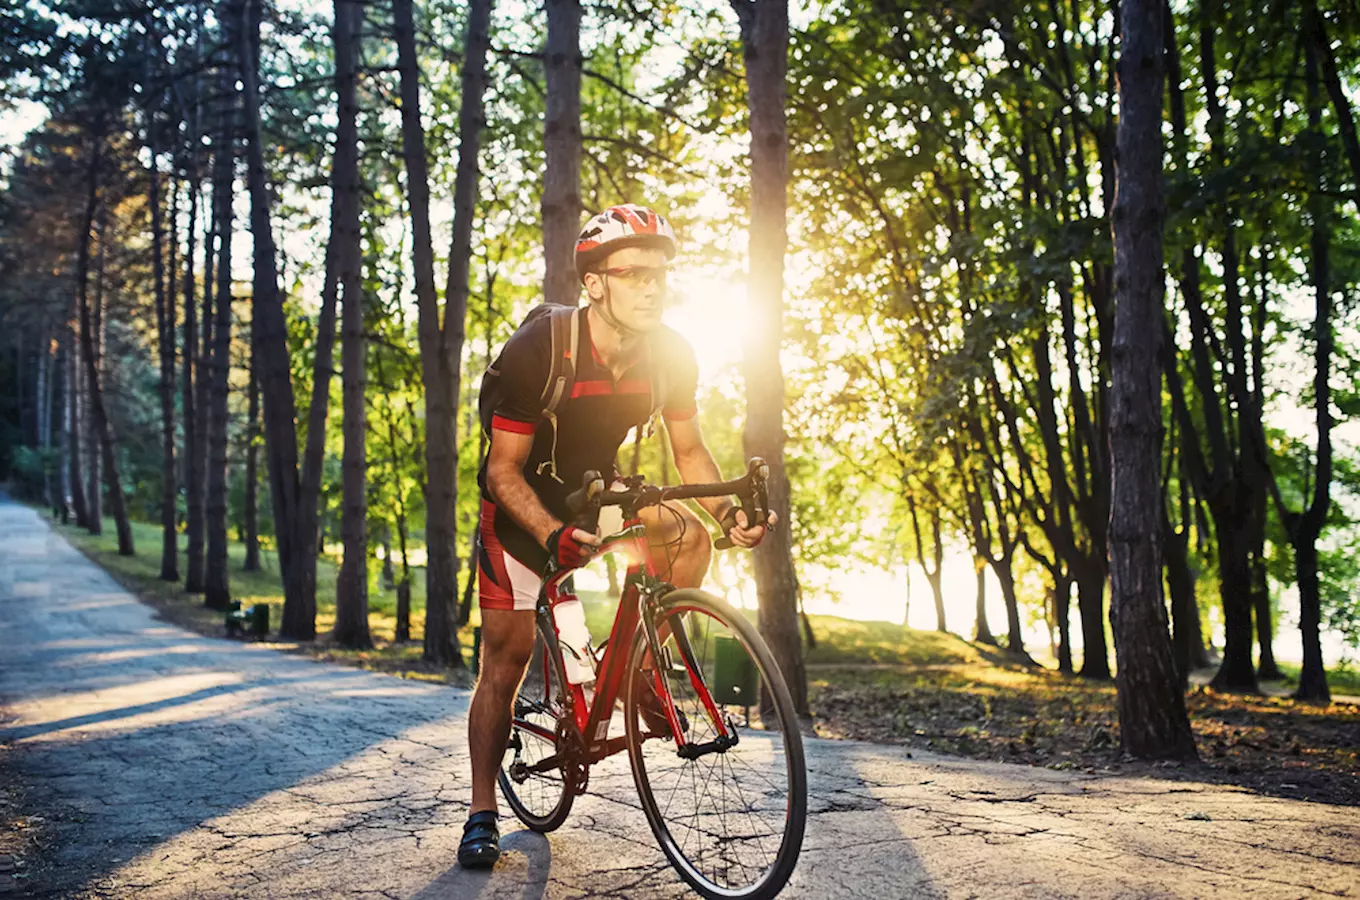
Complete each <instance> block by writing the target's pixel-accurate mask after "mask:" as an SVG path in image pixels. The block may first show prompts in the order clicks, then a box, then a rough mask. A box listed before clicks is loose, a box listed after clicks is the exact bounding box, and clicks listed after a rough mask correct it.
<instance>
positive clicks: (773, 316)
mask: <svg viewBox="0 0 1360 900" xmlns="http://www.w3.org/2000/svg"><path fill="white" fill-rule="evenodd" d="M732 5H733V8H734V9H735V10H736V12H737V16H738V18H739V19H740V20H741V44H742V53H743V56H744V58H745V61H746V84H747V97H748V106H749V108H750V127H751V151H750V152H751V237H750V282H749V284H750V287H749V292H750V305H751V309H752V315H753V317H754V321H755V322H756V325H755V327H754V328H753V329H752V336H753V339H752V340H751V341H749V342H747V344H746V347H745V353H744V356H745V359H744V373H745V377H746V429H745V434H744V439H745V440H744V443H745V448H746V454H747V456H759V457H761V458H762V459H764V460H765V462H766V463H767V464H768V465H769V467H770V482H769V484H770V490H769V498H770V506H771V507H772V508H773V510H774V512H775V513H776V514H777V515H778V516H779V522H780V525H779V527H778V528H777V529H775V530H774V531H772V532H770V533H769V534H767V535H766V536H765V540H763V541H762V542H761V544H760V546H759V547H757V548H756V549H755V551H754V556H755V574H756V592H757V595H758V597H759V615H758V621H759V626H760V631H761V634H762V635H763V636H764V638H765V640H766V642H767V643H768V644H769V645H770V650H771V651H772V652H773V654H774V658H775V662H776V663H777V664H778V665H779V668H780V671H781V672H782V673H783V675H784V680H785V681H786V682H788V686H789V693H790V694H792V696H793V703H794V707H795V709H796V710H797V712H798V714H799V715H800V716H807V715H809V711H808V696H807V670H806V668H805V666H804V662H803V648H802V641H801V639H800V638H799V634H798V580H797V576H796V574H795V573H794V570H793V547H792V544H791V538H790V536H791V533H792V532H791V527H790V524H791V523H790V521H789V517H790V507H791V504H790V499H789V480H788V475H787V473H786V471H785V469H784V375H783V369H782V367H781V364H780V360H779V349H780V346H781V345H782V341H783V334H784V324H783V323H784V253H785V250H786V247H787V243H788V236H787V205H788V197H787V194H788V131H787V124H786V117H785V111H784V103H785V96H786V90H787V88H786V74H787V70H788V41H789V10H788V0H749V2H748V0H733V3H732Z"/></svg>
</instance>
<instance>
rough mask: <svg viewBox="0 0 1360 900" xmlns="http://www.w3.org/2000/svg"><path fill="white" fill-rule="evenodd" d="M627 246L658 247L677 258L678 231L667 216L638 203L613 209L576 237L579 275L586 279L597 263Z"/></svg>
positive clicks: (591, 221)
mask: <svg viewBox="0 0 1360 900" xmlns="http://www.w3.org/2000/svg"><path fill="white" fill-rule="evenodd" d="M625 247H655V248H657V249H659V250H663V251H665V253H666V258H667V259H672V258H674V257H675V232H674V231H672V230H671V223H670V222H667V221H666V219H665V217H663V216H661V215H659V214H658V213H656V212H653V211H652V210H650V209H648V208H647V207H645V206H638V205H637V204H636V203H622V204H620V205H618V206H611V207H609V208H608V209H606V210H605V211H604V212H602V213H600V214H599V215H598V216H592V217H591V218H590V219H589V220H588V221H587V222H586V224H585V226H584V227H582V228H581V234H580V235H579V236H578V237H577V238H576V276H577V277H578V278H581V279H584V278H585V277H586V273H587V272H589V271H590V270H591V269H592V268H593V267H594V266H595V264H596V263H598V262H599V261H600V260H602V259H604V258H605V257H606V256H608V255H609V254H611V253H613V252H614V251H616V250H622V249H624V248H625Z"/></svg>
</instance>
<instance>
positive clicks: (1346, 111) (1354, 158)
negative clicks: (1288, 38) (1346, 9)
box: [1303, 0, 1360, 204]
mask: <svg viewBox="0 0 1360 900" xmlns="http://www.w3.org/2000/svg"><path fill="white" fill-rule="evenodd" d="M1303 21H1304V39H1305V40H1306V41H1308V46H1309V48H1311V52H1312V54H1313V59H1314V62H1313V65H1320V66H1321V70H1322V80H1323V82H1324V83H1325V84H1326V85H1327V95H1328V96H1329V97H1330V98H1331V100H1332V109H1333V110H1335V112H1336V125H1337V131H1338V132H1340V135H1341V146H1342V148H1343V149H1344V150H1345V152H1346V158H1347V159H1348V160H1349V161H1350V164H1351V180H1352V182H1353V183H1354V185H1355V202H1356V203H1357V204H1360V138H1357V137H1356V133H1355V118H1354V116H1353V115H1352V114H1351V104H1350V99H1349V98H1348V97H1347V96H1346V91H1345V89H1344V88H1343V87H1342V86H1341V77H1340V76H1339V75H1338V74H1337V69H1336V57H1335V56H1333V54H1332V44H1331V41H1329V40H1328V39H1327V24H1326V22H1325V21H1324V20H1323V18H1322V16H1321V15H1320V14H1319V12H1318V7H1317V0H1304V3H1303Z"/></svg>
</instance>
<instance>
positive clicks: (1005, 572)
mask: <svg viewBox="0 0 1360 900" xmlns="http://www.w3.org/2000/svg"><path fill="white" fill-rule="evenodd" d="M992 571H993V572H995V573H996V578H997V581H999V582H1000V583H1001V598H1002V600H1003V602H1004V603H1005V604H1006V652H1007V653H1010V654H1011V655H1012V656H1014V657H1016V658H1017V659H1019V660H1020V661H1021V662H1024V663H1026V664H1030V665H1032V664H1033V663H1034V660H1033V659H1031V658H1030V655H1029V653H1028V652H1026V650H1025V635H1024V630H1023V629H1022V628H1021V626H1020V598H1019V597H1018V596H1016V593H1015V569H1014V568H1013V566H1012V565H1011V558H1010V556H1009V554H1005V555H1003V556H1002V557H1001V558H1000V559H998V560H993V561H992Z"/></svg>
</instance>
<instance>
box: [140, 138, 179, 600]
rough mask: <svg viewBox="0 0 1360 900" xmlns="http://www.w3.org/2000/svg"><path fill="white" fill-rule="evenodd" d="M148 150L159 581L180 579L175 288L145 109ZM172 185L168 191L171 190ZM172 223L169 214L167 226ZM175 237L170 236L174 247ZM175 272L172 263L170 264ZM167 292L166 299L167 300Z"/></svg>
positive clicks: (155, 148) (154, 149) (157, 167)
mask: <svg viewBox="0 0 1360 900" xmlns="http://www.w3.org/2000/svg"><path fill="white" fill-rule="evenodd" d="M146 138H147V141H146V142H147V149H148V150H149V151H150V153H151V168H150V169H149V170H148V173H147V174H148V180H147V202H148V204H149V205H150V207H151V271H152V280H153V290H154V295H155V304H156V335H157V337H158V339H159V341H158V342H159V344H160V348H159V353H160V375H161V378H160V385H159V387H160V395H161V576H160V577H161V580H162V581H179V545H178V543H177V542H178V539H179V538H178V533H177V531H176V523H177V518H178V517H177V515H176V512H177V510H178V507H179V502H178V485H177V484H176V483H175V313H174V309H175V307H174V299H173V298H174V294H175V292H174V289H173V288H171V289H170V290H169V291H168V292H167V290H166V284H165V257H164V253H165V250H164V244H165V238H164V230H163V228H162V225H161V176H160V160H159V156H160V153H159V147H158V146H157V140H156V138H157V135H156V119H155V114H154V112H151V111H148V113H147V123H146ZM173 190H174V189H173V187H172V188H171V191H172V193H173ZM174 225H175V222H174V216H173V214H172V215H171V221H170V226H171V228H172V229H173V228H174ZM174 241H175V236H174V235H173V234H171V236H170V242H169V243H170V246H172V247H173V246H174ZM170 271H171V272H173V271H174V263H173V262H172V263H171V265H170ZM167 294H168V296H169V299H168V300H167Z"/></svg>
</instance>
